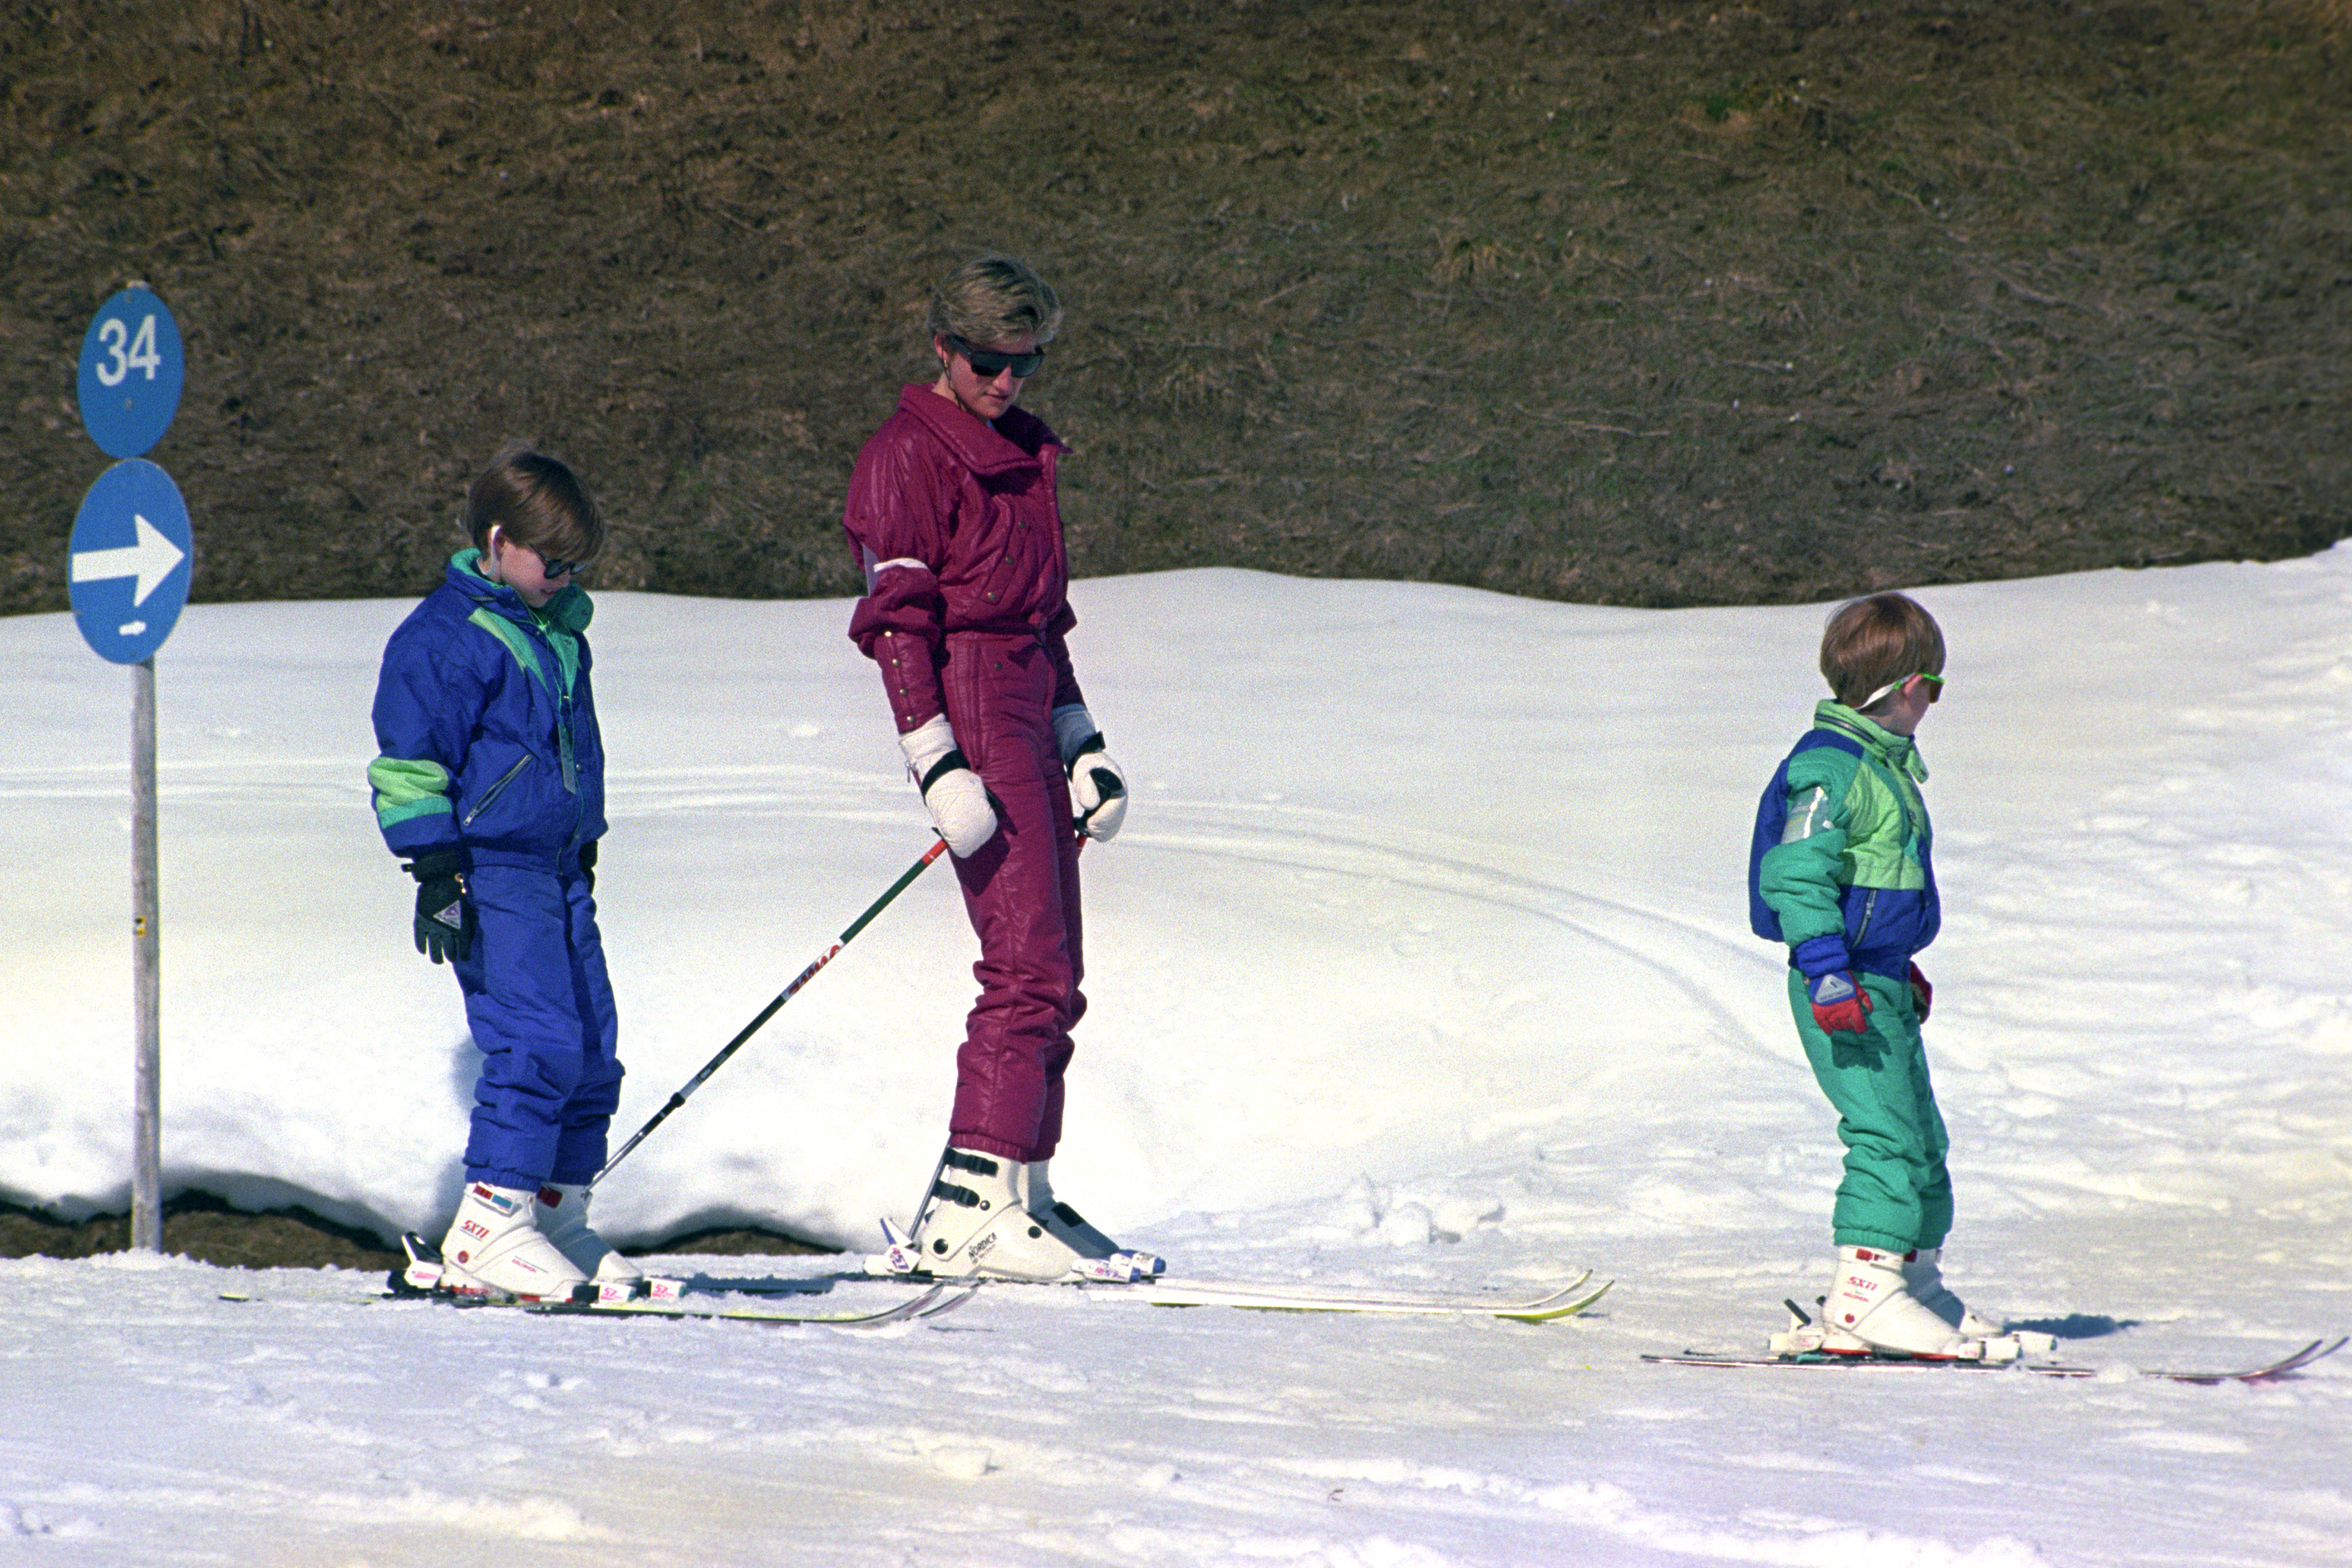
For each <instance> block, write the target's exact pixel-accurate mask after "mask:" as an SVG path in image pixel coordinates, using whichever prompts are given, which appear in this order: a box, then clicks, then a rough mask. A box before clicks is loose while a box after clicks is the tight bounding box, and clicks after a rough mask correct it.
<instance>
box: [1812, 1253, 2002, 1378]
mask: <svg viewBox="0 0 2352 1568" xmlns="http://www.w3.org/2000/svg"><path fill="white" fill-rule="evenodd" d="M1837 1253H1838V1267H1837V1273H1836V1274H1835V1275H1834V1276H1833V1277H1832V1280H1831V1282H1830V1293H1829V1294H1828V1295H1826V1296H1824V1297H1823V1298H1822V1349H1823V1350H1824V1351H1827V1352H1828V1353H1830V1354H1832V1355H1868V1354H1872V1353H1873V1352H1876V1351H1883V1352H1886V1353H1889V1354H1895V1355H1916V1356H1920V1357H1923V1358H1926V1359H1929V1360H1936V1361H1978V1360H1982V1359H1983V1358H1984V1355H1985V1343H1986V1342H1985V1341H1983V1340H1981V1339H1969V1337H1967V1336H1966V1335H1964V1334H1962V1333H1959V1332H1958V1330H1957V1329H1955V1328H1954V1327H1953V1326H1952V1325H1951V1324H1950V1323H1948V1322H1945V1321H1944V1320H1943V1319H1942V1318H1939V1317H1937V1315H1936V1314H1935V1313H1934V1312H1930V1311H1929V1310H1928V1309H1927V1305H1926V1304H1925V1303H1924V1302H1922V1301H1920V1300H1919V1299H1918V1298H1917V1297H1916V1296H1914V1295H1912V1294H1911V1292H1910V1291H1907V1290H1906V1289H1905V1288H1904V1280H1903V1262H1904V1255H1903V1254H1902V1253H1900V1252H1885V1251H1881V1250H1880V1249H1877V1248H1875V1247H1841V1248H1839V1249H1837Z"/></svg>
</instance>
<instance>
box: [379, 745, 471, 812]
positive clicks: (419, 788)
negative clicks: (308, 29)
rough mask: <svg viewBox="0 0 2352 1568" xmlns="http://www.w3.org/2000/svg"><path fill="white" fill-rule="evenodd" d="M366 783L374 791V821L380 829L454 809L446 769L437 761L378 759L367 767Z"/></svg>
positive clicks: (395, 758) (396, 758)
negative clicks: (450, 798)
mask: <svg viewBox="0 0 2352 1568" xmlns="http://www.w3.org/2000/svg"><path fill="white" fill-rule="evenodd" d="M368 783H369V784H370V785H371V786H372V787H373V789H374V790H375V820H376V821H377V823H378V825H380V826H382V827H386V828H389V827H391V826H392V825H393V824H394V823H395V822H405V821H409V820H411V819H412V818H415V817H429V816H432V815H433V814H434V813H436V812H442V813H449V812H453V811H454V810H456V808H454V807H453V806H452V805H451V804H450V803H449V770H448V769H447V768H444V767H442V766H441V765H440V764H439V763H437V762H427V761H414V762H412V761H409V760H407V759H405V758H398V757H379V758H376V759H375V760H374V761H373V762H371V763H369V764H368Z"/></svg>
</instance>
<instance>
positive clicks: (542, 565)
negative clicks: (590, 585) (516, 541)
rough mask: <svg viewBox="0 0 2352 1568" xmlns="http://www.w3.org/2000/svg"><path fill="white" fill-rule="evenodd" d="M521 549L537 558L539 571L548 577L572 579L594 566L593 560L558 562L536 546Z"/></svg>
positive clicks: (526, 546)
mask: <svg viewBox="0 0 2352 1568" xmlns="http://www.w3.org/2000/svg"><path fill="white" fill-rule="evenodd" d="M522 548H523V549H527V550H529V551H530V553H531V554H533V555H535V556H537V557H538V558H539V569H540V570H541V571H542V572H544V573H545V574H546V575H548V576H549V577H572V576H574V575H576V574H577V573H580V572H583V571H586V570H588V569H589V568H590V567H592V566H594V565H595V564H596V563H595V562H594V561H593V560H558V559H555V558H554V557H553V556H551V555H550V554H548V553H547V552H546V551H545V550H543V549H540V548H539V547H538V546H537V545H525V546H523V547H522Z"/></svg>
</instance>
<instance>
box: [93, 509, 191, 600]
mask: <svg viewBox="0 0 2352 1568" xmlns="http://www.w3.org/2000/svg"><path fill="white" fill-rule="evenodd" d="M131 522H132V523H134V524H136V525H137V527H138V529H139V542H138V543H137V544H135V545H121V546H118V547H116V548H115V549H86V550H76V551H75V552H74V558H73V580H75V581H76V582H96V581H98V580H100V579H102V578H109V577H136V578H137V579H138V580H139V583H138V588H137V591H135V592H134V593H133V594H132V595H131V604H132V605H133V606H137V605H141V604H144V603H146V602H147V596H148V595H149V594H151V593H152V592H154V591H155V589H156V585H157V584H159V583H161V582H162V581H163V580H164V579H165V578H167V577H169V576H171V575H172V569H173V567H175V566H177V565H179V564H180V563H181V562H182V561H184V560H185V559H188V558H187V555H186V552H184V551H183V550H182V549H180V547H179V546H178V545H175V544H173V542H172V541H171V540H170V539H167V538H164V537H163V531H162V530H161V529H159V528H156V527H155V525H154V524H152V523H151V522H149V521H148V520H147V519H146V518H144V517H141V516H140V515H139V514H138V513H136V512H133V513H131Z"/></svg>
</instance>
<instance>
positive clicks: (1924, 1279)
mask: <svg viewBox="0 0 2352 1568" xmlns="http://www.w3.org/2000/svg"><path fill="white" fill-rule="evenodd" d="M1942 1251H1943V1249H1942V1248H1940V1247H1922V1248H1920V1249H1917V1250H1916V1251H1914V1252H1909V1253H1906V1254H1905V1255H1904V1259H1903V1288H1904V1289H1905V1290H1906V1291H1910V1292H1911V1294H1912V1296H1913V1297H1914V1298H1915V1299H1916V1300H1917V1301H1918V1302H1919V1304H1920V1305H1921V1306H1923V1307H1925V1308H1927V1310H1928V1311H1929V1312H1933V1313H1935V1314H1936V1315H1937V1317H1939V1318H1941V1319H1943V1320H1944V1321H1945V1322H1948V1323H1949V1324H1951V1325H1952V1327H1953V1329H1954V1330H1955V1331H1956V1332H1958V1333H1960V1334H1961V1335H1962V1336H1964V1337H1966V1338H1968V1339H1993V1338H1996V1337H1998V1336H1999V1335H2000V1334H2003V1333H2007V1332H2008V1327H2007V1325H2005V1324H2002V1323H1997V1322H1993V1321H1992V1320H1991V1319H1990V1318H1988V1317H1985V1316H1983V1315H1982V1314H1981V1313H1979V1312H1971V1311H1969V1308H1968V1307H1967V1305H1966V1304H1965V1303H1963V1302H1962V1301H1961V1300H1960V1298H1959V1297H1958V1296H1956V1295H1954V1294H1953V1293H1952V1290H1951V1287H1950V1286H1948V1285H1947V1284H1945V1283H1944V1274H1943V1270H1940V1269H1938V1268H1937V1267H1936V1260H1937V1257H1938V1256H1939V1255H1940V1254H1941V1253H1942Z"/></svg>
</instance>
